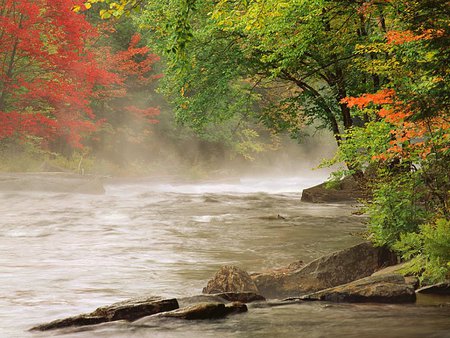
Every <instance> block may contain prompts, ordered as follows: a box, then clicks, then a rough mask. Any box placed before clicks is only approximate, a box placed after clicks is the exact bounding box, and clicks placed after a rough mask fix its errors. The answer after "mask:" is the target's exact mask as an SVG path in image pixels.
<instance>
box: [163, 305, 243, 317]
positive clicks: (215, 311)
mask: <svg viewBox="0 0 450 338" xmlns="http://www.w3.org/2000/svg"><path fill="white" fill-rule="evenodd" d="M242 312H247V306H246V305H245V304H243V303H240V302H233V303H230V304H227V305H225V304H223V303H200V304H195V305H192V306H188V307H185V308H182V309H178V310H174V311H170V312H164V313H161V314H159V315H157V317H170V318H181V319H187V320H194V319H215V318H222V317H225V316H227V315H229V314H232V313H242Z"/></svg>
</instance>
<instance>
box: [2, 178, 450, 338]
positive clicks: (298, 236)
mask: <svg viewBox="0 0 450 338" xmlns="http://www.w3.org/2000/svg"><path fill="white" fill-rule="evenodd" d="M321 179H322V178H319V177H315V178H308V177H287V178H264V177H261V178H257V179H256V178H241V179H240V180H236V181H231V182H222V183H211V182H209V183H203V184H181V183H164V182H159V181H157V180H154V179H153V180H145V179H141V180H139V181H135V182H133V181H128V182H125V181H121V182H119V181H116V182H113V181H111V182H110V183H106V184H105V190H106V192H105V194H103V195H85V194H71V193H50V192H36V191H35V192H0V214H1V218H0V269H1V272H0V337H6V338H9V337H20V338H21V337H48V336H61V337H79V338H87V337H196V338H197V337H374V338H375V337H450V312H449V309H450V308H449V307H438V306H419V305H406V306H405V305H402V306H400V305H374V304H372V305H370V304H365V305H362V304H360V305H351V304H328V303H306V304H301V305H300V304H296V305H285V306H280V307H271V308H267V307H263V308H258V307H252V306H250V309H249V312H248V313H245V314H239V315H234V316H231V317H229V318H227V319H220V320H213V321H199V322H185V321H174V320H159V321H156V322H154V324H153V325H146V326H137V325H133V324H126V323H109V324H103V325H99V326H96V327H91V328H88V329H81V330H69V331H54V332H45V333H30V332H28V331H27V329H29V328H30V327H32V326H34V325H37V324H40V323H44V322H48V321H51V320H54V319H58V318H63V317H67V316H71V315H76V314H79V313H83V312H90V311H92V310H94V309H95V308H96V307H99V306H102V305H106V304H110V303H113V302H117V301H121V300H124V299H127V298H133V297H139V296H144V295H158V296H165V297H184V296H192V295H196V294H200V293H201V290H202V288H203V287H204V286H205V285H206V282H207V280H208V279H209V278H210V277H211V276H212V275H213V274H214V273H215V271H217V270H218V268H219V267H220V266H222V265H224V264H234V265H237V266H239V267H241V268H243V269H245V270H247V271H249V272H255V271H261V270H265V269H269V268H274V267H280V266H283V265H287V264H289V263H290V262H293V261H296V260H303V261H305V262H308V261H310V260H312V259H314V258H317V257H319V256H320V255H322V254H326V253H329V252H332V251H335V250H337V249H341V248H344V247H347V246H349V245H352V244H355V243H358V242H360V241H361V239H360V238H359V237H358V236H355V234H357V233H359V232H361V231H363V230H364V225H363V218H362V217H361V216H358V215H354V214H353V213H352V212H353V211H354V210H355V209H354V206H352V205H350V204H321V205H314V204H307V203H302V202H301V201H300V198H301V189H303V188H305V187H307V186H311V185H314V184H316V183H318V181H320V180H321ZM278 215H280V216H282V217H278Z"/></svg>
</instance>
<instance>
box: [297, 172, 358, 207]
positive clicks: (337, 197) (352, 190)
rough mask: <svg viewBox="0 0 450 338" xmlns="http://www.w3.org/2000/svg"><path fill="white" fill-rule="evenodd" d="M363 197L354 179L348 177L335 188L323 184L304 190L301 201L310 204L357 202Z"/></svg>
mask: <svg viewBox="0 0 450 338" xmlns="http://www.w3.org/2000/svg"><path fill="white" fill-rule="evenodd" d="M363 197H365V194H364V191H363V190H362V189H361V188H360V186H359V184H358V183H357V182H356V180H355V179H354V178H353V177H351V176H348V177H345V178H344V179H343V180H341V181H340V182H338V183H337V184H336V185H335V186H333V187H327V183H322V184H319V185H316V186H314V187H311V188H307V189H304V190H303V192H302V199H301V200H302V202H310V203H336V202H348V201H356V200H357V199H360V198H363Z"/></svg>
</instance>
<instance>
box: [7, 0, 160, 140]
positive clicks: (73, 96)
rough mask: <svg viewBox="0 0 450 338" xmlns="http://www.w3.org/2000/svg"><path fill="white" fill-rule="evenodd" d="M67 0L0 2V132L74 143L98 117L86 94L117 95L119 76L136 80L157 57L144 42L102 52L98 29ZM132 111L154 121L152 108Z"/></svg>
mask: <svg viewBox="0 0 450 338" xmlns="http://www.w3.org/2000/svg"><path fill="white" fill-rule="evenodd" d="M82 3H83V2H80V1H74V0H52V1H50V0H15V1H12V0H4V1H2V2H0V62H1V63H0V139H4V138H16V139H26V138H27V137H28V136H37V137H39V138H40V139H41V140H42V142H43V144H44V145H45V144H48V143H49V142H52V141H53V140H56V139H59V140H63V142H66V143H67V144H69V145H70V146H71V147H82V139H83V137H84V136H86V135H89V134H90V133H92V132H93V131H95V130H96V129H98V127H99V126H100V125H101V123H102V122H103V120H101V119H97V118H96V115H95V113H94V111H93V109H92V102H93V101H94V100H97V101H98V100H104V99H110V98H111V97H116V96H118V97H123V96H125V95H126V94H127V80H128V79H130V78H135V79H136V80H137V81H140V82H142V83H144V82H145V83H148V82H149V81H152V80H154V79H155V77H153V76H149V75H148V74H149V72H150V71H151V68H152V64H153V63H154V62H155V61H156V60H157V58H156V56H154V55H151V54H150V53H149V50H148V48H147V47H137V44H138V42H139V36H138V35H136V36H135V37H133V39H132V41H131V43H130V45H129V48H128V49H127V50H124V51H120V52H118V53H115V54H114V53H112V52H111V51H110V50H108V51H107V53H102V48H101V47H99V46H95V43H96V41H97V40H98V39H99V36H100V33H101V32H100V31H99V30H98V29H97V28H96V27H94V26H93V25H92V24H90V23H89V22H88V21H87V20H86V18H85V16H84V15H83V14H81V13H75V12H74V11H73V10H72V8H73V7H74V6H77V5H81V4H82ZM130 109H131V110H133V109H134V114H136V115H140V118H144V119H147V120H148V121H149V122H151V123H154V122H155V120H154V116H155V115H157V113H158V111H157V110H156V109H154V108H151V109H150V108H148V107H142V108H141V110H136V109H135V108H130Z"/></svg>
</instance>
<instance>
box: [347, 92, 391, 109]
mask: <svg viewBox="0 0 450 338" xmlns="http://www.w3.org/2000/svg"><path fill="white" fill-rule="evenodd" d="M394 95H395V91H394V90H392V89H383V90H380V91H378V92H376V93H375V94H364V95H362V96H360V97H346V98H344V99H342V101H341V103H346V104H347V106H348V107H349V108H351V107H354V106H357V107H358V108H359V109H363V108H366V107H367V106H368V105H370V104H379V105H381V104H391V103H393V97H394Z"/></svg>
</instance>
